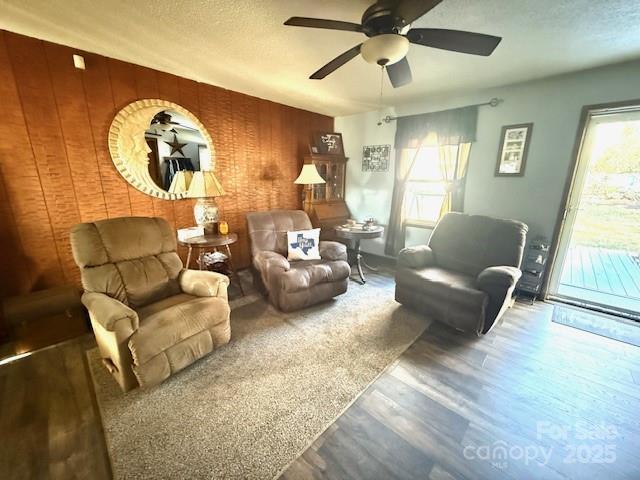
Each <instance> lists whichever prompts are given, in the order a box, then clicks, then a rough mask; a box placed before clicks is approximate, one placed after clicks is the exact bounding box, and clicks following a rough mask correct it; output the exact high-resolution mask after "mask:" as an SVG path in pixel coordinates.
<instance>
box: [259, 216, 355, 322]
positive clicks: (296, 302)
mask: <svg viewBox="0 0 640 480" xmlns="http://www.w3.org/2000/svg"><path fill="white" fill-rule="evenodd" d="M310 228H313V227H312V226H311V221H310V220H309V216H308V215H307V214H306V213H305V212H303V211H302V210H272V211H269V212H254V213H248V214H247V229H248V232H249V239H250V240H251V253H252V256H253V259H252V267H253V268H252V270H253V278H254V283H255V284H256V286H257V287H258V289H259V290H261V291H263V292H266V293H267V295H268V297H269V300H270V301H271V303H272V304H273V305H274V306H275V307H277V308H279V309H280V310H282V311H285V312H289V311H292V310H298V309H300V308H305V307H308V306H310V305H314V304H316V303H320V302H324V301H326V300H329V299H330V298H333V297H335V296H337V295H340V294H342V293H344V292H346V291H347V284H348V282H349V275H350V273H351V268H350V267H349V264H348V263H347V248H346V247H345V246H344V245H343V244H341V243H338V242H331V241H321V242H320V244H319V247H320V257H321V258H322V259H321V260H300V261H295V262H293V261H292V262H289V261H288V260H287V232H288V231H294V230H308V229H310Z"/></svg>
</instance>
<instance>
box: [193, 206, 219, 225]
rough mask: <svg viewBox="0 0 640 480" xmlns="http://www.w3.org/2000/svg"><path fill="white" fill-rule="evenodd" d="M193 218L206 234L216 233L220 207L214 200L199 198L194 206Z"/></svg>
mask: <svg viewBox="0 0 640 480" xmlns="http://www.w3.org/2000/svg"><path fill="white" fill-rule="evenodd" d="M193 216H194V218H195V220H196V224H197V225H198V226H199V227H204V231H205V233H215V232H216V225H217V223H218V206H217V205H216V201H215V199H214V198H199V199H198V201H197V202H196V204H195V205H194V206H193Z"/></svg>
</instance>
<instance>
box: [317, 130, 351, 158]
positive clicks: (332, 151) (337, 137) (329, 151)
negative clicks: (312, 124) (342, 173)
mask: <svg viewBox="0 0 640 480" xmlns="http://www.w3.org/2000/svg"><path fill="white" fill-rule="evenodd" d="M313 146H314V147H316V148H317V149H318V153H320V154H322V155H340V156H344V147H343V146H342V134H341V133H335V132H317V133H314V134H313Z"/></svg>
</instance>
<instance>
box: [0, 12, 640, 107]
mask: <svg viewBox="0 0 640 480" xmlns="http://www.w3.org/2000/svg"><path fill="white" fill-rule="evenodd" d="M370 3H373V0H349V1H345V0H290V1H285V0H278V1H275V0H274V1H268V0H217V1H212V0H211V1H206V0H181V1H180V0H172V1H170V0H165V1H153V2H152V1H142V0H134V1H132V0H108V1H104V0H102V1H100V0H94V1H89V0H64V1H62V0H60V1H52V0H0V28H2V29H5V30H10V31H13V32H18V33H22V34H25V35H29V36H32V37H38V38H41V39H45V40H49V41H53V42H57V43H62V44H65V45H69V46H72V47H75V48H78V49H83V50H86V51H91V52H95V53H100V54H103V55H106V56H110V57H114V58H118V59H122V60H126V61H130V62H133V63H137V64H140V65H144V66H148V67H153V68H156V69H158V70H163V71H166V72H171V73H175V74H177V75H181V76H184V77H188V78H192V79H194V80H199V81H203V82H207V83H211V84H214V85H220V86H222V87H225V88H229V89H232V90H236V91H240V92H244V93H248V94H251V95H255V96H258V97H262V98H267V99H270V100H274V101H277V102H281V103H285V104H288V105H293V106H296V107H301V108H305V109H307V110H311V111H315V112H320V113H326V114H330V115H343V114H349V113H355V112H360V111H366V110H373V109H375V108H377V106H378V101H379V100H378V99H379V89H380V71H379V68H378V67H376V66H373V65H369V64H367V63H366V62H365V61H364V60H362V58H360V57H357V58H356V59H354V60H353V61H351V62H350V63H348V64H347V65H346V66H344V67H342V68H341V69H339V70H338V71H337V72H336V73H334V74H333V75H331V76H329V77H327V78H326V79H324V80H319V81H318V80H309V79H308V78H307V77H308V76H309V75H310V74H311V73H312V72H314V71H315V70H316V69H317V68H319V67H320V66H322V65H323V64H324V63H326V62H327V61H329V60H330V59H332V58H333V57H335V56H337V55H338V54H339V53H342V52H343V51H345V50H347V49H348V48H350V47H352V46H354V45H356V44H357V43H359V42H361V41H362V40H363V39H365V38H366V37H364V36H363V35H361V34H358V33H350V32H334V31H329V30H318V29H303V28H295V27H285V26H283V25H282V22H284V20H286V19H287V18H288V17H290V16H294V15H296V16H309V17H323V18H333V19H338V20H347V21H354V22H359V21H360V17H361V15H362V12H363V11H364V9H365V8H366V7H367V6H368V5H369V4H370ZM145 5H146V8H145ZM414 26H419V27H441V28H442V27H445V28H453V29H460V30H471V31H476V32H480V33H489V34H493V35H498V36H502V37H504V39H503V41H502V43H501V44H500V45H499V46H498V48H497V50H496V51H495V53H494V54H493V55H492V56H491V57H488V58H484V57H474V56H471V55H462V54H458V53H449V52H444V51H441V50H436V49H431V48H426V47H420V46H415V45H413V46H411V49H410V51H409V55H408V57H409V61H410V63H411V66H412V69H413V78H414V81H413V84H411V85H408V86H406V87H402V88H399V89H395V90H394V89H392V88H391V86H390V85H389V83H388V80H387V79H386V78H385V84H384V91H385V93H384V103H385V104H386V105H397V104H401V103H406V102H408V101H410V100H412V99H416V98H420V99H424V98H425V97H428V96H429V95H435V94H442V93H446V92H449V91H454V90H469V89H477V88H484V87H492V86H497V85H504V84H507V83H513V82H517V81H523V80H528V79H533V78H540V77H545V76H549V75H553V74H559V73H564V72H568V71H574V70H580V69H585V68H589V67H594V66H598V65H603V64H608V63H614V62H618V61H624V60H629V59H634V58H640V1H638V0H607V1H604V0H597V1H595V0H480V1H478V0H444V1H443V2H442V3H441V4H440V5H439V6H437V7H436V8H435V9H434V10H432V11H431V12H429V13H428V14H427V15H425V16H424V17H422V18H421V19H420V20H418V21H417V22H416V23H414Z"/></svg>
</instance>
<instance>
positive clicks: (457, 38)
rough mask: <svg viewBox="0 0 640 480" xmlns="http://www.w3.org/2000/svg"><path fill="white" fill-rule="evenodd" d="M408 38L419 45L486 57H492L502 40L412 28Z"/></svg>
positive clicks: (462, 33)
mask: <svg viewBox="0 0 640 480" xmlns="http://www.w3.org/2000/svg"><path fill="white" fill-rule="evenodd" d="M406 37H407V38H408V39H409V41H410V42H411V43H416V44H418V45H424V46H426V47H433V48H440V49H442V50H452V51H454V52H461V53H470V54H472V55H482V56H484V57H488V56H489V55H491V54H492V53H493V51H494V50H495V49H496V47H497V46H498V44H499V43H500V41H501V40H502V38H501V37H494V36H493V35H485V34H483V33H473V32H463V31H460V30H446V29H440V28H412V29H411V30H409V31H408V32H407V35H406Z"/></svg>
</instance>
